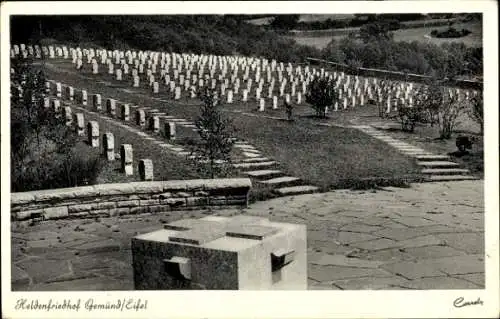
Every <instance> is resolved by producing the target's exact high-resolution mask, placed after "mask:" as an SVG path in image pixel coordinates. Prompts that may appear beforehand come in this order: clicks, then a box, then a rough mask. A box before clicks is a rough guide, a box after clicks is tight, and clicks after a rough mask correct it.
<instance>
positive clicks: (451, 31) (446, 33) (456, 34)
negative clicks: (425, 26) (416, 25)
mask: <svg viewBox="0 0 500 319" xmlns="http://www.w3.org/2000/svg"><path fill="white" fill-rule="evenodd" d="M471 33H472V32H471V31H470V30H468V29H462V30H457V29H455V28H451V27H450V28H448V29H446V30H443V31H439V30H432V31H431V35H432V36H433V37H435V38H461V37H465V36H467V35H469V34H471Z"/></svg>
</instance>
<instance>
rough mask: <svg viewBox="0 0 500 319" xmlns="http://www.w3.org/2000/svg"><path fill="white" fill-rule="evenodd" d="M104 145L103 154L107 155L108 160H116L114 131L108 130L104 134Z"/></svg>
mask: <svg viewBox="0 0 500 319" xmlns="http://www.w3.org/2000/svg"><path fill="white" fill-rule="evenodd" d="M102 146H103V155H104V156H106V160H108V161H114V160H115V137H114V136H113V133H110V132H107V133H104V134H103V136H102Z"/></svg>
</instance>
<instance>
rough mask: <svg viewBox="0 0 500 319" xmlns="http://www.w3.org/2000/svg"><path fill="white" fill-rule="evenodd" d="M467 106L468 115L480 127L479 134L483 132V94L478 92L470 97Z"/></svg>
mask: <svg viewBox="0 0 500 319" xmlns="http://www.w3.org/2000/svg"><path fill="white" fill-rule="evenodd" d="M469 103H470V104H469V108H468V109H467V111H468V113H469V116H470V118H471V119H472V120H474V121H475V122H476V123H477V124H479V126H480V128H481V134H483V133H484V113H483V112H484V101H483V94H482V92H479V93H478V94H477V95H476V96H474V97H472V98H471V99H470V102H469Z"/></svg>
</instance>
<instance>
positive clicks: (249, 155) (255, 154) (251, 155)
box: [243, 152, 262, 158]
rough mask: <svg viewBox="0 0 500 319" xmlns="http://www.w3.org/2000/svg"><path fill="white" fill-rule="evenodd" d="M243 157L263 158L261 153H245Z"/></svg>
mask: <svg viewBox="0 0 500 319" xmlns="http://www.w3.org/2000/svg"><path fill="white" fill-rule="evenodd" d="M243 155H244V156H246V157H252V158H256V157H261V156H262V154H260V153H249V152H243Z"/></svg>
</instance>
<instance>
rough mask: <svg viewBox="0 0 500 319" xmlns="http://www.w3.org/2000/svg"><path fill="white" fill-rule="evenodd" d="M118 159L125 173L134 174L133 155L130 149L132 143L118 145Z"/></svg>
mask: <svg viewBox="0 0 500 319" xmlns="http://www.w3.org/2000/svg"><path fill="white" fill-rule="evenodd" d="M120 159H121V169H122V172H123V173H125V175H133V174H134V167H133V164H134V157H133V151H132V145H130V144H122V145H121V147H120Z"/></svg>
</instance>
